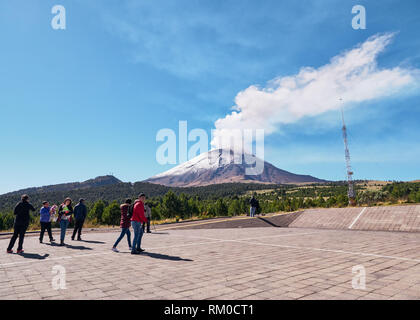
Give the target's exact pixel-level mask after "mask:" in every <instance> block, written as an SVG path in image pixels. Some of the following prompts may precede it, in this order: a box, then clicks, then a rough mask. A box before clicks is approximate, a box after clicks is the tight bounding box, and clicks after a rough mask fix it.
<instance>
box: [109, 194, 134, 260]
mask: <svg viewBox="0 0 420 320" xmlns="http://www.w3.org/2000/svg"><path fill="white" fill-rule="evenodd" d="M130 205H131V199H127V200H125V203H124V204H122V205H121V206H120V209H121V223H120V227H121V234H120V236H119V237H118V239H117V241H115V243H114V246H113V247H112V251H114V252H119V251H118V249H117V246H118V243H120V241H121V240H122V238H124V236H125V235H126V234H127V241H128V247H129V249H130V251H131V250H132V249H131V232H130V226H131V221H130V216H129V209H130Z"/></svg>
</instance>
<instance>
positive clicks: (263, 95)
mask: <svg viewBox="0 0 420 320" xmlns="http://www.w3.org/2000/svg"><path fill="white" fill-rule="evenodd" d="M393 37H394V34H392V33H386V34H378V35H375V36H373V37H370V38H369V39H367V40H366V41H365V42H364V43H362V44H360V45H358V46H356V47H355V48H353V49H351V50H348V51H346V52H343V53H342V54H339V55H337V56H335V57H333V58H332V59H331V60H330V62H329V63H328V64H326V65H324V66H321V67H319V68H317V69H315V68H310V67H304V68H302V69H301V70H300V72H299V73H298V74H296V75H293V76H286V77H279V78H276V79H273V80H271V81H269V82H268V84H267V86H266V87H265V88H260V87H258V86H255V85H252V86H250V87H248V88H247V89H245V90H244V91H241V92H239V93H238V94H237V96H236V98H235V106H234V107H233V110H234V111H232V112H231V113H230V114H228V115H226V116H225V117H224V118H221V119H218V120H217V121H216V122H215V128H216V129H250V128H252V129H258V128H263V129H265V134H266V135H269V134H272V133H274V132H276V131H278V130H279V129H280V128H281V125H282V124H290V123H294V122H296V121H298V120H300V119H301V118H303V117H307V116H309V117H314V116H317V115H321V114H323V113H325V112H328V111H332V110H338V109H340V107H341V105H342V102H340V100H339V99H340V98H342V99H343V102H344V103H345V104H346V105H348V106H352V105H356V104H359V103H361V102H365V101H370V100H373V99H383V98H387V97H390V96H393V95H396V94H398V93H401V92H402V90H403V89H404V90H405V89H408V88H413V87H416V86H418V85H419V83H420V81H419V79H420V70H418V69H413V68H402V67H398V66H397V67H394V68H391V69H381V68H379V67H378V65H377V57H378V55H379V54H380V53H381V52H383V51H384V50H385V48H386V46H387V45H388V44H389V43H390V42H391V40H392V38H393Z"/></svg>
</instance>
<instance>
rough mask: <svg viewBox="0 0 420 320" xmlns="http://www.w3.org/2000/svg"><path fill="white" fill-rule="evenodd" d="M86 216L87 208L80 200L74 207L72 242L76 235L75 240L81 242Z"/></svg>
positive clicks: (83, 201)
mask: <svg viewBox="0 0 420 320" xmlns="http://www.w3.org/2000/svg"><path fill="white" fill-rule="evenodd" d="M86 215H87V208H86V206H85V199H80V200H79V203H78V204H76V206H75V207H74V219H75V222H74V230H73V235H72V237H71V240H74V238H75V237H76V233H77V240H78V241H82V228H83V224H84V223H85V219H86Z"/></svg>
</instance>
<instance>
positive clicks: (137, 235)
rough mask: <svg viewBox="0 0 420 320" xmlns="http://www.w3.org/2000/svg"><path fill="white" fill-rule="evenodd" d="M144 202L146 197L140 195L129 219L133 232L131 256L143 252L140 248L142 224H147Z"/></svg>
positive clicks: (142, 194)
mask: <svg viewBox="0 0 420 320" xmlns="http://www.w3.org/2000/svg"><path fill="white" fill-rule="evenodd" d="M145 200H146V195H145V194H144V193H141V194H140V195H139V199H138V200H136V202H135V203H134V207H133V215H132V217H131V226H132V227H133V231H134V240H133V246H132V250H131V254H139V253H141V252H143V251H144V250H143V249H142V248H141V239H142V237H143V228H142V223H144V222H147V219H146V217H145V215H144V201H145Z"/></svg>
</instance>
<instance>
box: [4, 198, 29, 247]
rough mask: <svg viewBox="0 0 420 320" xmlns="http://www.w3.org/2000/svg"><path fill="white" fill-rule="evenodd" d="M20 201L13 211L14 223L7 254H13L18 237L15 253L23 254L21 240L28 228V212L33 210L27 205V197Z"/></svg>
mask: <svg viewBox="0 0 420 320" xmlns="http://www.w3.org/2000/svg"><path fill="white" fill-rule="evenodd" d="M21 199H22V200H21V201H20V202H19V203H18V204H17V205H16V207H15V210H14V215H15V222H14V225H13V229H14V230H13V236H12V239H10V243H9V246H8V247H7V253H13V247H14V246H15V242H16V239H17V238H18V237H19V244H18V248H17V253H23V239H24V238H25V233H26V229H28V226H29V220H30V216H29V211H35V208H34V207H33V206H32V205H31V204H30V203H29V197H28V195H26V194H24V195H22V197H21Z"/></svg>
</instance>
